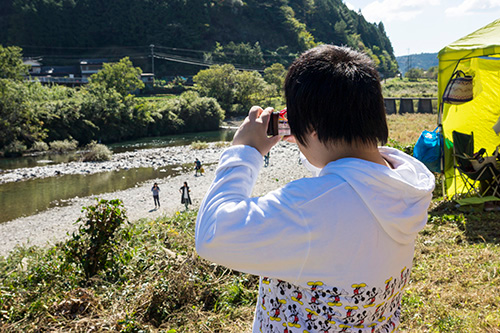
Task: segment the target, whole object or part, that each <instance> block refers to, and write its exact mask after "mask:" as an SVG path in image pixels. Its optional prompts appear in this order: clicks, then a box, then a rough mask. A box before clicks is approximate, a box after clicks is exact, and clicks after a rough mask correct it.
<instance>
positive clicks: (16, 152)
mask: <svg viewBox="0 0 500 333" xmlns="http://www.w3.org/2000/svg"><path fill="white" fill-rule="evenodd" d="M26 149H27V148H26V146H25V145H24V144H23V143H22V142H21V141H19V140H14V141H12V142H11V143H10V144H8V145H7V146H6V147H5V149H4V151H5V157H14V156H21V155H22V154H23V153H24V152H25V151H26Z"/></svg>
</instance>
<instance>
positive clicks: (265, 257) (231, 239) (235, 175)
mask: <svg viewBox="0 0 500 333" xmlns="http://www.w3.org/2000/svg"><path fill="white" fill-rule="evenodd" d="M379 150H380V153H381V154H382V156H383V157H384V158H385V159H386V160H387V161H389V162H390V163H391V164H392V166H393V168H394V169H390V168H388V167H386V166H383V165H379V164H376V163H372V162H369V161H365V160H361V159H356V158H344V159H340V160H337V161H334V162H331V163H329V164H328V165H326V166H325V167H324V168H323V169H322V170H321V172H320V173H319V175H318V176H317V177H312V178H303V179H298V180H296V181H293V182H290V183H289V184H287V185H286V186H285V187H283V188H280V189H278V190H275V191H272V192H270V193H268V194H266V195H265V196H263V197H258V198H251V197H250V195H251V193H252V188H253V186H254V185H255V181H256V179H257V176H258V173H259V170H260V168H261V167H262V163H263V162H262V156H261V154H260V153H259V152H258V151H257V150H256V149H254V148H252V147H249V146H233V147H231V148H228V149H227V150H226V151H225V152H224V153H223V154H222V155H221V157H220V162H219V166H218V168H217V171H216V177H215V180H214V182H213V183H212V185H211V187H210V189H209V190H208V192H207V194H206V196H205V199H204V200H203V202H202V205H201V207H200V209H199V212H198V219H197V222H196V250H197V252H198V254H199V255H200V256H201V257H203V258H206V259H208V260H211V261H214V262H216V263H219V264H221V265H224V266H227V267H230V268H232V269H235V270H239V271H242V272H246V273H250V274H255V275H259V276H260V285H259V299H258V302H257V308H256V312H255V318H254V324H253V332H294V333H295V332H330V333H332V332H393V331H396V330H397V327H398V325H399V319H400V314H401V312H400V301H401V296H402V291H403V288H404V287H405V285H406V284H407V283H408V279H409V275H410V269H411V266H412V259H413V255H414V242H415V237H416V236H417V233H418V232H419V231H420V230H421V229H422V228H423V227H424V226H425V224H426V222H427V209H428V207H429V203H430V201H431V198H432V191H433V189H434V176H433V174H432V173H431V172H430V171H429V170H428V169H427V168H426V167H425V166H424V165H423V164H422V163H421V162H419V161H418V160H416V159H414V158H413V157H411V156H408V155H406V154H404V153H403V152H400V151H398V150H396V149H393V148H388V147H381V148H379Z"/></svg>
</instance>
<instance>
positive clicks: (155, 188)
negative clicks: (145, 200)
mask: <svg viewBox="0 0 500 333" xmlns="http://www.w3.org/2000/svg"><path fill="white" fill-rule="evenodd" d="M151 192H153V200H154V202H155V208H157V206H158V208H160V187H159V186H158V183H154V185H153V187H152V188H151Z"/></svg>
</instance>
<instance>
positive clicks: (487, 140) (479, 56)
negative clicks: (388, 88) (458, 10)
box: [438, 19, 500, 198]
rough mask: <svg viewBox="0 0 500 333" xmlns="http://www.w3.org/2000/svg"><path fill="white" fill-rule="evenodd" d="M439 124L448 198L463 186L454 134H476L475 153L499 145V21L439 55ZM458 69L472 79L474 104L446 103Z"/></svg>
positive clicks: (447, 48)
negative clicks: (445, 95)
mask: <svg viewBox="0 0 500 333" xmlns="http://www.w3.org/2000/svg"><path fill="white" fill-rule="evenodd" d="M438 59H439V74H438V103H439V106H440V108H439V110H440V111H439V120H438V122H439V124H440V125H442V133H443V137H444V142H445V144H444V160H443V172H444V175H445V182H444V185H445V188H446V189H445V190H446V195H447V196H448V197H450V198H451V197H453V195H454V194H455V193H456V192H458V193H460V191H461V189H462V187H463V186H464V185H463V183H462V182H461V180H460V179H459V177H455V170H454V168H453V156H452V151H453V137H452V133H453V131H458V132H462V133H467V134H470V133H471V132H473V133H474V147H475V151H478V150H479V148H485V149H486V152H487V153H488V155H491V154H492V153H493V152H494V150H495V148H496V147H497V146H498V145H499V144H500V136H498V135H497V134H496V132H495V131H494V130H493V126H494V125H495V123H496V122H497V121H498V120H499V117H500V19H498V20H496V21H494V22H492V23H490V24H488V25H486V26H485V27H483V28H481V29H479V30H477V31H475V32H473V33H471V34H469V35H467V36H465V37H463V38H460V39H459V40H457V41H455V42H453V43H451V44H449V45H448V46H446V47H444V48H443V49H442V50H441V51H439V54H438ZM456 70H462V71H463V72H465V73H466V74H467V75H472V76H473V86H474V88H473V94H474V98H473V100H472V101H470V102H467V103H464V104H460V105H451V104H448V103H443V93H444V90H445V88H446V85H447V83H448V81H449V80H450V78H451V77H452V75H453V73H454V72H455V71H456Z"/></svg>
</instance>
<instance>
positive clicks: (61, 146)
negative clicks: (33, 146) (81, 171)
mask: <svg viewBox="0 0 500 333" xmlns="http://www.w3.org/2000/svg"><path fill="white" fill-rule="evenodd" d="M49 146H50V150H52V151H56V152H59V153H61V152H64V151H69V150H75V149H76V148H77V147H78V141H76V140H68V139H65V140H55V141H52V142H50V143H49Z"/></svg>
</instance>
